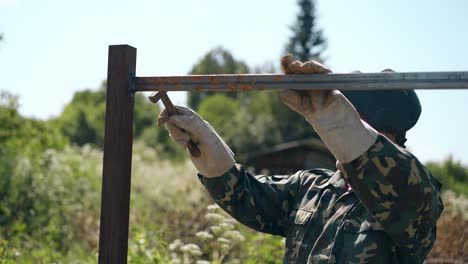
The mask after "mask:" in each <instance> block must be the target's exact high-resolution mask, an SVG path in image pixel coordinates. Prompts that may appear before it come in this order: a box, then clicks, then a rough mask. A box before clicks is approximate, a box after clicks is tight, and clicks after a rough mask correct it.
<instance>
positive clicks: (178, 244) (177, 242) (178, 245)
mask: <svg viewBox="0 0 468 264" xmlns="http://www.w3.org/2000/svg"><path fill="white" fill-rule="evenodd" d="M182 246H184V243H182V241H180V240H179V239H176V240H174V241H173V242H172V243H171V244H169V250H170V251H176V250H179V249H180V248H181V247H182Z"/></svg>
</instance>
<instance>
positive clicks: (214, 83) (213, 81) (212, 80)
mask: <svg viewBox="0 0 468 264" xmlns="http://www.w3.org/2000/svg"><path fill="white" fill-rule="evenodd" d="M208 80H209V81H210V84H211V89H212V90H216V86H217V85H218V83H219V80H218V78H216V77H215V76H209V77H208Z"/></svg>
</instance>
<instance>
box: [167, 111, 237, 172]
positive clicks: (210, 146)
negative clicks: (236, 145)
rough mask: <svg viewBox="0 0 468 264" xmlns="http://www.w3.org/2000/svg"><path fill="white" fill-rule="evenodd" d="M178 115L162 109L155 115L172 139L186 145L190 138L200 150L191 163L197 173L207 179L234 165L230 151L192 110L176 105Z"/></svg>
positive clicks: (209, 126) (207, 124) (232, 154)
mask: <svg viewBox="0 0 468 264" xmlns="http://www.w3.org/2000/svg"><path fill="white" fill-rule="evenodd" d="M176 108H177V112H178V115H171V116H168V114H167V112H166V110H165V109H164V110H163V111H162V112H161V113H160V114H159V117H158V124H165V126H166V128H167V129H168V130H169V135H170V136H171V138H172V140H173V141H174V142H176V143H177V144H179V145H181V146H182V147H185V148H186V147H187V143H188V142H189V141H190V139H191V140H192V141H193V142H195V143H196V144H197V146H198V148H199V149H200V152H201V155H200V157H198V158H195V157H192V156H191V159H192V162H193V164H194V165H195V167H196V168H197V169H198V171H199V172H200V174H202V175H203V176H205V177H207V178H211V177H217V176H221V175H223V174H224V173H225V172H227V171H228V170H229V169H231V168H232V166H234V162H235V161H234V153H233V152H232V151H231V149H230V148H229V147H228V146H227V145H226V143H224V141H223V140H222V139H221V138H220V137H219V136H218V134H217V133H216V131H215V130H214V129H213V128H212V127H211V125H210V124H209V123H208V122H206V121H205V120H203V119H202V118H201V117H200V116H199V115H198V114H197V113H195V112H194V111H193V110H191V109H189V108H185V107H181V106H176Z"/></svg>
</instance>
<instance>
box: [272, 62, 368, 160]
mask: <svg viewBox="0 0 468 264" xmlns="http://www.w3.org/2000/svg"><path fill="white" fill-rule="evenodd" d="M281 65H282V67H283V70H284V72H285V73H287V74H325V73H330V72H331V71H330V70H329V69H327V68H326V67H325V66H323V65H322V64H320V63H318V62H316V61H307V62H305V63H302V62H300V61H293V57H292V55H290V54H288V55H286V56H284V57H283V58H282V59H281ZM280 96H281V99H282V101H283V102H284V103H285V104H286V105H287V106H289V107H290V108H291V109H293V110H294V111H296V112H298V113H299V114H301V115H302V116H304V117H305V119H306V120H307V121H308V122H309V123H310V124H312V126H313V127H314V129H315V131H317V133H318V134H319V136H320V138H321V139H322V140H323V141H324V143H325V145H327V147H328V148H329V149H330V151H331V152H332V154H333V155H334V156H335V158H336V159H337V160H338V161H340V162H341V163H348V162H351V161H353V160H354V159H356V158H358V157H359V156H361V155H362V154H363V153H364V152H366V151H367V150H368V149H369V148H370V147H371V146H372V145H373V144H374V143H375V140H376V139H377V132H376V131H375V130H374V129H373V128H372V127H371V126H369V125H368V124H367V123H365V122H364V121H362V120H361V119H360V117H359V115H358V113H357V112H356V109H355V108H354V106H353V105H352V104H351V103H350V102H349V101H348V100H347V99H346V97H344V96H343V94H342V93H341V92H340V91H338V90H333V91H318V90H311V91H294V90H287V89H285V90H282V91H281V94H280Z"/></svg>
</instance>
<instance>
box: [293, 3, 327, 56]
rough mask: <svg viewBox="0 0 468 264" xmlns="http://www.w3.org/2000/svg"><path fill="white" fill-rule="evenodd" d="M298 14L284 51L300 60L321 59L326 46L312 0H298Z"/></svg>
mask: <svg viewBox="0 0 468 264" xmlns="http://www.w3.org/2000/svg"><path fill="white" fill-rule="evenodd" d="M298 4H299V8H300V11H299V14H298V15H297V20H296V23H295V24H294V26H292V27H291V31H292V33H293V35H292V36H291V38H290V39H289V43H288V44H287V46H286V52H287V53H291V54H293V55H294V56H295V57H296V58H298V59H299V60H301V61H306V60H310V59H314V60H318V61H322V59H323V58H322V53H323V51H324V50H325V48H326V39H325V37H324V36H323V31H322V29H320V28H318V27H317V21H316V14H315V1H314V0H299V1H298Z"/></svg>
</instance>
